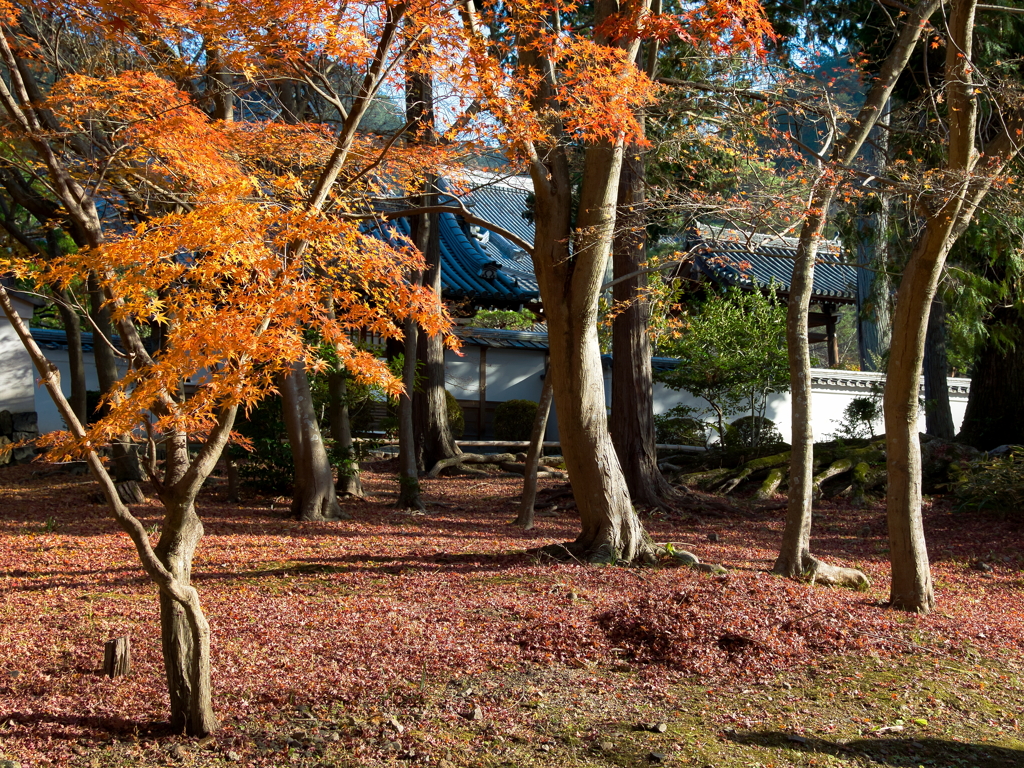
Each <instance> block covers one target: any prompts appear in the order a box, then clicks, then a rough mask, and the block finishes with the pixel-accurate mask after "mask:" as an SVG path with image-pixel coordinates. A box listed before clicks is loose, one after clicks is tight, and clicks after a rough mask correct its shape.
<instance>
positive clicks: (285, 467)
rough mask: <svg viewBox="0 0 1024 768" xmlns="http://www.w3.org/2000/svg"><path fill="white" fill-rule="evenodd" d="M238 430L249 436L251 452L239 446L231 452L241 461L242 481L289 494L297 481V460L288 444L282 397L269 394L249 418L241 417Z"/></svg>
mask: <svg viewBox="0 0 1024 768" xmlns="http://www.w3.org/2000/svg"><path fill="white" fill-rule="evenodd" d="M235 430H236V431H237V432H238V433H240V434H241V435H243V436H244V437H246V438H248V439H249V441H250V442H251V443H252V451H251V452H250V451H246V450H245V449H244V448H242V447H241V446H238V445H232V446H231V447H230V448H229V455H231V456H232V457H233V458H235V459H237V460H240V461H241V462H242V464H241V466H240V467H239V470H238V474H239V476H240V477H241V479H242V482H243V483H244V484H245V485H247V486H248V487H250V488H252V489H254V490H256V491H257V492H259V493H264V494H269V495H279V496H283V495H287V494H289V493H291V491H292V487H293V485H294V483H295V462H294V460H293V459H292V450H291V448H290V447H289V446H288V442H287V438H286V434H285V427H284V417H283V410H282V407H281V398H280V397H268V398H267V399H266V400H263V401H262V402H260V403H259V405H257V406H256V407H255V408H254V409H253V410H252V411H251V412H250V413H249V415H248V416H247V417H245V416H241V415H240V416H239V418H238V421H237V422H236V423H235Z"/></svg>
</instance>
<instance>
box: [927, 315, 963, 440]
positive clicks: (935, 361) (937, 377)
mask: <svg viewBox="0 0 1024 768" xmlns="http://www.w3.org/2000/svg"><path fill="white" fill-rule="evenodd" d="M948 374H949V362H948V361H947V358H946V305H945V304H944V303H943V301H942V299H941V298H940V297H939V296H938V295H936V296H935V298H934V299H932V307H931V312H930V313H929V315H928V331H927V333H926V334H925V342H924V414H925V424H926V425H927V426H926V427H925V431H926V432H927V433H928V434H929V435H935V436H936V437H941V438H942V439H943V440H952V439H953V437H954V436H955V435H956V427H955V426H954V425H953V412H952V411H951V410H950V408H949V381H948Z"/></svg>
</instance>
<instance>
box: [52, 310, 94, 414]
mask: <svg viewBox="0 0 1024 768" xmlns="http://www.w3.org/2000/svg"><path fill="white" fill-rule="evenodd" d="M57 311H58V312H59V313H60V319H61V322H62V323H63V324H64V333H65V335H66V336H67V340H68V368H69V369H70V371H69V372H70V374H71V382H70V384H71V396H70V397H69V398H68V402H69V403H70V404H71V409H72V410H73V411H74V412H75V416H77V417H78V420H79V421H80V422H82V423H83V424H88V423H89V411H88V405H87V404H86V385H85V354H84V353H83V352H82V319H81V318H80V317H79V316H78V313H77V312H76V311H75V309H74V304H73V297H72V296H71V292H70V291H67V290H62V291H58V292H57Z"/></svg>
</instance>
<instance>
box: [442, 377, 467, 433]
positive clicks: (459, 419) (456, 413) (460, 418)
mask: <svg viewBox="0 0 1024 768" xmlns="http://www.w3.org/2000/svg"><path fill="white" fill-rule="evenodd" d="M444 402H445V405H446V406H447V409H448V429H450V430H451V431H452V437H453V438H455V439H456V440H458V439H459V438H461V437H462V435H463V433H465V431H466V416H465V414H463V413H462V406H461V405H459V401H458V400H456V399H455V395H453V394H452V393H451V392H449V391H448V390H447V389H446V390H445V391H444Z"/></svg>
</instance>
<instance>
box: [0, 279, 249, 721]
mask: <svg viewBox="0 0 1024 768" xmlns="http://www.w3.org/2000/svg"><path fill="white" fill-rule="evenodd" d="M0 308H2V309H3V312H4V314H5V315H6V317H7V319H8V321H9V322H10V323H11V325H12V326H13V327H14V329H15V332H16V333H17V334H18V337H19V338H20V339H21V341H22V344H24V346H25V349H26V350H27V351H28V353H29V356H30V357H31V358H32V362H33V364H34V365H35V367H36V370H37V371H38V373H39V376H40V378H41V380H42V382H43V385H44V386H45V387H46V389H47V391H48V392H49V393H50V397H51V398H53V401H54V404H55V405H56V406H57V410H58V412H59V413H60V415H61V417H62V418H63V419H64V422H65V424H67V426H68V429H69V430H70V432H71V433H72V435H74V436H75V437H76V438H79V439H80V438H83V437H84V436H85V427H84V425H83V424H82V422H81V421H79V419H78V418H77V417H76V415H75V412H74V410H73V409H72V408H71V405H70V404H69V403H68V401H67V399H66V398H65V397H64V393H63V391H62V390H61V386H60V372H59V371H58V370H57V368H56V366H54V365H53V364H52V363H51V362H50V361H49V360H47V359H46V356H45V355H44V354H43V352H42V350H41V349H39V346H38V345H37V344H36V343H35V340H34V339H33V338H32V334H31V332H30V331H29V329H28V327H27V326H26V325H25V324H24V322H23V321H22V320H21V318H20V317H19V316H18V314H17V312H15V310H14V306H13V305H12V304H11V301H10V297H9V295H8V293H7V291H6V289H5V288H4V287H3V286H2V285H0ZM236 412H237V409H236V408H229V409H227V410H226V411H224V412H222V414H221V418H220V420H219V422H218V424H217V425H216V427H215V428H214V429H213V430H212V431H211V433H210V435H209V438H208V439H207V441H206V443H205V444H204V445H203V447H202V449H201V451H200V453H199V454H198V455H197V457H196V460H195V461H192V460H191V459H190V457H189V453H188V443H187V441H186V440H185V438H184V436H183V435H177V436H174V437H173V438H172V439H170V440H169V441H168V443H167V445H168V453H167V461H166V467H165V476H164V480H165V483H164V484H163V485H162V487H163V488H164V490H165V493H164V494H162V500H163V501H164V509H165V516H164V530H163V532H162V534H161V538H160V543H159V544H158V547H157V549H160V550H162V552H163V554H160V553H158V552H157V549H154V548H153V547H152V546H151V544H150V541H149V534H148V533H147V531H146V529H145V527H144V526H143V524H142V522H141V521H140V520H139V519H138V518H136V517H135V516H134V515H132V513H131V511H130V510H129V509H128V508H127V507H126V506H125V505H124V503H123V502H122V500H121V497H120V495H119V494H118V490H117V486H116V484H115V481H114V479H113V478H112V477H111V476H110V474H109V473H108V472H107V469H106V466H105V465H104V464H103V461H102V460H101V459H100V457H99V454H97V453H96V451H94V450H89V451H87V452H86V454H85V458H86V462H87V463H88V465H89V470H90V471H91V472H92V475H93V477H94V478H95V479H96V481H97V482H98V483H99V485H100V488H101V489H102V491H103V495H104V496H105V497H106V500H107V506H108V509H109V510H110V512H111V515H112V516H113V517H114V519H115V520H116V521H117V523H118V525H119V526H120V527H121V528H122V530H124V531H125V533H127V534H128V536H129V537H130V538H131V540H132V542H133V543H134V545H135V549H136V552H137V553H138V555H139V560H140V562H141V564H142V567H143V568H144V569H145V571H146V573H147V574H148V575H149V577H150V579H152V581H153V582H154V583H155V584H156V585H157V586H158V587H159V589H160V603H161V626H162V627H166V626H167V622H166V621H165V618H164V617H165V616H167V617H168V619H171V620H170V624H171V625H172V627H173V629H174V632H173V633H171V634H170V635H168V633H167V632H163V631H162V633H161V636H162V638H163V645H164V650H165V655H164V664H165V667H166V669H167V679H168V683H169V686H168V687H169V691H170V694H171V722H172V724H173V725H174V726H175V727H176V728H181V729H183V730H185V731H186V732H187V733H189V734H192V735H195V736H206V735H208V734H210V733H212V732H213V731H214V730H216V728H217V726H218V723H217V718H216V716H215V715H214V713H213V706H212V696H211V690H212V688H211V684H210V653H209V651H210V626H209V623H208V622H207V620H206V616H205V615H204V614H203V611H202V608H201V607H200V604H199V595H198V593H197V592H196V590H195V588H194V587H192V586H191V585H190V584H189V583H188V578H189V576H190V572H191V557H192V554H193V553H194V551H195V545H196V544H197V543H198V541H199V538H200V536H202V524H201V523H200V522H199V519H198V517H197V516H195V509H194V507H193V500H194V499H195V496H196V494H197V493H198V492H199V489H200V488H201V487H202V484H203V482H204V481H205V479H206V478H207V477H208V476H209V473H210V471H212V469H213V467H214V465H215V464H216V462H217V459H218V458H219V456H220V454H221V452H222V451H223V449H224V446H225V445H226V444H227V440H228V437H229V435H230V433H231V427H232V425H233V424H234V420H235V414H236ZM173 500H177V503H171V502H172V501H173ZM182 577H184V578H185V581H184V582H183V581H182ZM166 599H170V600H171V601H173V602H174V603H175V604H176V605H177V606H178V610H176V611H171V612H166V611H164V605H165V600H166ZM175 616H177V617H180V618H184V621H185V623H186V624H187V625H188V638H189V639H188V640H185V639H184V635H183V632H182V631H181V627H180V621H177V620H176V619H174V618H173V617H175ZM174 638H176V639H174ZM186 647H187V648H188V649H189V653H187V654H185V653H181V652H179V649H184V648H186ZM168 650H171V651H172V653H171V654H170V655H168V653H167V651H168ZM172 680H173V681H174V685H173V686H172V685H170V683H171V681H172ZM183 681H187V684H183Z"/></svg>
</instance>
